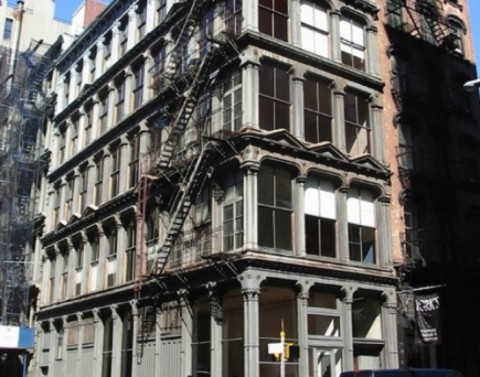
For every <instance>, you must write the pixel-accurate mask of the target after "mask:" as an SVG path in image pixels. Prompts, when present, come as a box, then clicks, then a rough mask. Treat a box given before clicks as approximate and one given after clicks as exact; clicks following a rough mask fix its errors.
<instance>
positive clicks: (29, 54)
mask: <svg viewBox="0 0 480 377" xmlns="http://www.w3.org/2000/svg"><path fill="white" fill-rule="evenodd" d="M12 3H15V4H16V5H15V6H10V5H9V4H12ZM54 6H55V3H54V2H53V1H51V0H43V1H38V0H37V1H33V0H30V1H18V2H12V1H9V2H6V1H4V2H1V3H0V27H2V30H3V34H2V37H1V38H0V96H1V103H0V212H1V213H0V375H2V376H12V377H16V376H20V375H22V373H23V369H24V367H26V365H25V363H28V357H29V355H30V354H31V352H32V351H33V345H34V338H33V335H34V329H33V328H32V325H33V316H32V315H33V311H34V309H35V300H36V295H37V293H38V290H37V289H36V288H35V286H34V285H31V284H32V278H33V270H34V269H33V261H32V256H33V252H32V239H33V232H34V210H35V200H36V198H37V195H38V194H39V192H40V186H37V185H36V183H37V178H38V174H37V173H38V170H39V168H42V166H43V164H44V161H45V160H44V158H45V155H43V154H42V152H41V151H39V150H38V148H37V147H38V146H40V147H43V141H42V142H40V143H37V141H38V140H37V139H36V137H37V132H38V130H41V129H42V128H43V123H44V114H45V109H47V108H48V107H49V104H48V103H47V102H46V101H45V93H44V88H43V85H42V84H43V80H44V78H45V75H46V73H47V72H48V71H49V70H50V68H51V66H52V64H53V61H54V58H55V55H56V54H58V52H60V49H59V48H60V47H61V46H62V45H65V42H64V40H63V39H62V38H61V37H60V34H62V33H64V32H65V31H67V30H69V29H70V25H69V24H67V23H65V22H60V21H57V20H55V18H54ZM39 26H41V27H39Z"/></svg>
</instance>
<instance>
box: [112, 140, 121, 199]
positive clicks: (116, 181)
mask: <svg viewBox="0 0 480 377" xmlns="http://www.w3.org/2000/svg"><path fill="white" fill-rule="evenodd" d="M111 158H112V159H111V163H110V166H111V173H110V190H111V191H110V197H111V198H113V197H115V196H117V195H118V194H119V193H120V169H121V149H120V145H116V146H114V147H113V149H112V152H111Z"/></svg>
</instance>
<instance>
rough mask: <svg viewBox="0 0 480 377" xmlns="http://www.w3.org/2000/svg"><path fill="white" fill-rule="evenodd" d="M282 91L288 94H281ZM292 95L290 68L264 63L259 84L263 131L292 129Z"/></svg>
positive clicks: (260, 118) (260, 116)
mask: <svg viewBox="0 0 480 377" xmlns="http://www.w3.org/2000/svg"><path fill="white" fill-rule="evenodd" d="M267 70H271V71H270V72H268V71H267ZM282 76H283V79H282ZM282 80H285V82H286V84H285V82H283V83H282ZM282 84H283V85H282ZM282 91H286V93H281V92H282ZM290 95H291V90H290V74H289V73H288V68H287V67H284V66H281V65H278V64H274V63H270V62H264V63H262V67H261V75H260V83H259V122H260V128H261V129H262V130H265V131H273V130H278V129H286V130H289V129H290V109H291V98H290ZM282 108H283V109H282ZM282 122H286V124H282ZM268 123H271V125H268ZM281 126H283V127H281Z"/></svg>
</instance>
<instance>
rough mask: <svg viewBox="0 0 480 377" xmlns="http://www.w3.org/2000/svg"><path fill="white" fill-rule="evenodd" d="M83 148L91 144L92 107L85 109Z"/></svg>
mask: <svg viewBox="0 0 480 377" xmlns="http://www.w3.org/2000/svg"><path fill="white" fill-rule="evenodd" d="M85 117H86V121H85V146H87V145H88V144H90V143H91V141H92V139H93V138H92V130H93V105H89V106H88V107H87V108H86V109H85Z"/></svg>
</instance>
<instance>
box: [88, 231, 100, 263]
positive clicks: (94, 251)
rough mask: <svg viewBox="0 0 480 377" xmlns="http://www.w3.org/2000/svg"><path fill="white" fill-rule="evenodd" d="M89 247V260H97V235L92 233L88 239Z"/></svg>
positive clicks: (98, 252)
mask: <svg viewBox="0 0 480 377" xmlns="http://www.w3.org/2000/svg"><path fill="white" fill-rule="evenodd" d="M90 248H91V258H90V262H95V261H98V259H99V258H100V244H99V240H98V235H97V234H93V235H92V236H91V239H90Z"/></svg>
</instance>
